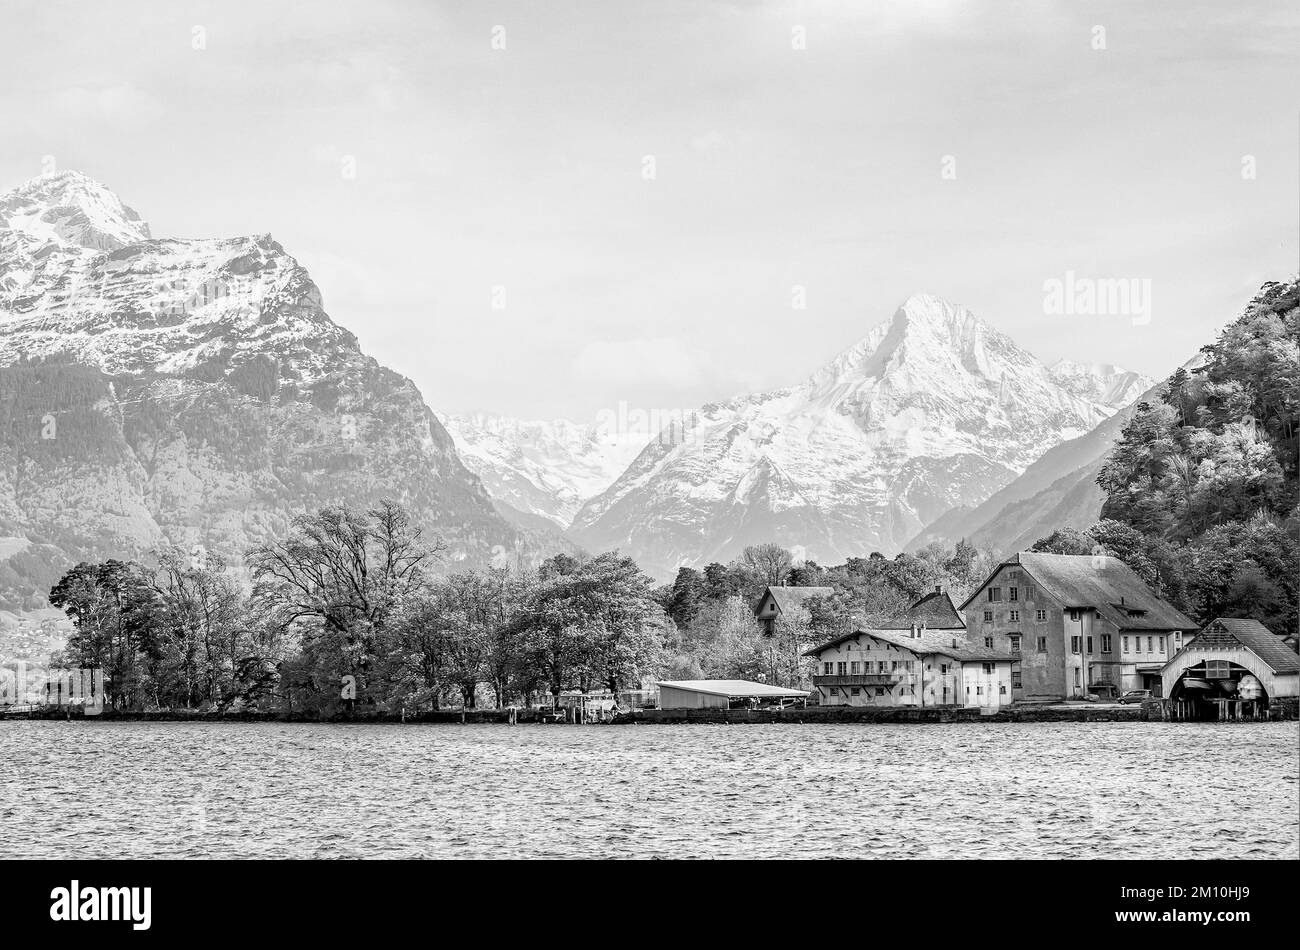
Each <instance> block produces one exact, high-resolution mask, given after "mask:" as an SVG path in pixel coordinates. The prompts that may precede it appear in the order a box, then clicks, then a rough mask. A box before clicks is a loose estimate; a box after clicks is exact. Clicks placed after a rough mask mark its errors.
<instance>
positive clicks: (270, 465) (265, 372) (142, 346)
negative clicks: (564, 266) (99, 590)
mask: <svg viewBox="0 0 1300 950" xmlns="http://www.w3.org/2000/svg"><path fill="white" fill-rule="evenodd" d="M0 382H2V383H3V385H0V391H2V392H3V395H4V396H5V397H6V398H7V408H8V409H10V410H12V411H9V412H7V413H0V460H3V464H0V568H3V569H2V570H0V610H4V609H6V607H7V606H11V605H12V604H14V603H20V604H27V603H32V602H36V603H37V604H38V605H39V598H40V597H41V596H42V595H43V594H44V592H46V591H48V590H49V588H50V586H51V585H52V584H53V582H54V581H56V580H57V579H58V577H59V575H60V573H61V571H62V570H64V569H66V567H67V566H69V565H70V564H73V563H75V562H76V561H77V560H83V559H87V560H89V559H96V558H103V557H119V558H120V557H143V556H147V554H148V552H150V551H153V550H154V549H156V548H157V547H159V546H160V545H166V544H172V545H177V546H180V547H182V548H184V549H186V550H192V549H193V547H194V546H195V545H197V546H200V547H201V548H202V549H204V550H206V551H208V552H210V553H213V554H218V555H220V556H221V557H223V558H224V559H225V560H226V562H227V564H231V565H240V564H242V563H243V557H244V554H245V553H246V552H247V550H248V549H249V547H250V546H252V545H253V544H257V543H260V542H262V541H265V540H267V539H271V538H276V537H283V535H284V532H285V531H286V530H288V527H289V525H290V523H291V520H292V518H293V517H294V515H295V514H296V513H299V512H302V511H304V510H311V509H314V508H316V507H319V506H322V505H330V504H347V505H349V506H353V507H358V508H365V507H368V506H369V505H372V504H373V503H374V502H376V501H378V500H380V499H383V498H392V499H395V500H397V501H399V502H400V503H402V504H403V505H404V506H405V507H406V508H407V509H408V511H409V512H410V513H411V516H412V518H413V519H414V520H415V521H416V523H417V524H418V525H419V526H420V527H421V529H422V530H424V531H426V532H427V535H426V536H428V537H434V536H436V537H439V538H442V539H444V540H445V541H446V542H447V543H448V544H449V546H450V548H451V553H450V563H454V564H474V563H488V562H489V561H491V560H494V559H496V558H497V557H498V556H505V555H504V554H503V552H506V553H510V554H511V556H513V557H515V558H517V559H520V560H524V559H527V558H530V557H532V556H533V551H534V550H535V548H534V547H533V545H535V544H537V543H539V542H537V541H535V540H534V538H540V537H541V536H542V535H539V534H535V533H534V532H532V531H525V530H521V529H519V528H518V527H517V526H514V525H511V524H510V523H508V522H507V521H506V520H505V519H504V518H503V517H502V516H501V514H500V513H499V512H498V511H497V510H496V508H495V507H494V505H493V503H492V500H491V499H490V498H489V497H488V495H487V493H486V492H485V491H484V490H483V486H482V483H481V482H480V481H479V480H478V479H477V478H475V477H474V476H473V475H472V474H471V473H470V472H469V471H468V470H467V469H466V468H465V467H464V465H463V464H462V463H461V461H460V459H459V457H458V456H457V454H456V451H455V446H454V444H453V442H452V440H451V438H450V437H449V436H448V434H447V433H446V431H445V430H444V429H443V428H442V426H441V425H440V424H439V423H438V421H437V419H436V418H435V417H434V415H433V412H432V411H431V410H430V409H429V407H428V406H426V405H425V403H424V400H423V398H422V397H421V395H420V393H419V391H418V390H417V389H416V387H415V384H414V383H413V382H412V381H411V380H409V379H407V378H405V377H403V376H401V375H399V374H398V373H395V372H393V371H392V370H389V369H387V368H385V367H384V366H381V365H380V364H379V363H378V362H377V361H376V360H374V359H373V358H371V357H369V356H367V355H366V354H365V353H364V352H362V350H361V348H360V346H359V344H358V342H357V339H356V337H355V336H354V335H353V334H352V333H350V332H349V331H348V330H346V329H345V328H343V327H342V326H340V325H339V324H337V323H335V322H334V321H333V320H332V319H331V318H330V316H329V314H327V313H326V312H325V309H324V304H323V302H322V298H321V294H320V291H319V290H318V289H317V287H316V284H315V283H314V281H313V280H312V279H311V276H310V275H309V274H308V273H307V271H306V269H305V268H304V267H303V266H302V265H301V264H300V263H299V262H298V261H297V260H295V259H294V258H293V257H292V256H290V255H289V254H288V253H287V252H286V251H285V249H284V248H283V247H281V246H280V245H279V244H278V243H277V242H275V241H274V240H272V239H271V237H270V235H266V234H262V235H254V236H245V237H233V238H214V239H202V240H182V239H175V238H160V239H153V238H151V237H150V235H149V230H148V228H147V226H146V225H145V224H144V222H143V221H142V220H141V219H140V217H139V215H137V214H136V213H135V212H134V211H131V210H130V209H129V208H128V207H126V205H124V204H123V203H122V202H121V201H120V200H119V199H118V198H117V196H115V195H113V194H112V193H111V192H109V191H108V190H107V189H105V188H104V187H103V186H102V185H99V184H98V183H97V182H95V181H93V180H91V179H89V178H87V177H85V176H84V175H78V174H76V173H75V172H64V173H60V174H58V175H47V176H43V177H41V178H38V179H34V180H32V181H29V182H27V183H26V184H24V185H21V186H19V187H18V188H16V189H14V190H12V191H9V192H6V193H4V194H3V196H0ZM0 401H4V400H0ZM546 537H547V539H548V540H547V541H546V542H545V543H546V545H547V547H548V548H549V547H551V544H552V541H551V540H550V539H551V538H553V537H554V533H553V532H550V531H548V532H547V533H546ZM14 551H21V552H24V553H23V557H22V558H21V559H20V560H19V561H15V560H13V559H9V555H10V554H11V553H12V552H14Z"/></svg>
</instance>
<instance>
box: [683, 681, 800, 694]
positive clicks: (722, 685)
mask: <svg viewBox="0 0 1300 950" xmlns="http://www.w3.org/2000/svg"><path fill="white" fill-rule="evenodd" d="M665 686H668V687H670V688H672V689H684V690H689V691H690V692H693V693H707V694H709V695H710V696H727V697H732V696H796V697H797V696H807V695H808V691H807V690H803V689H783V688H781V687H780V686H769V685H768V684H767V683H755V682H752V681H751V680H660V681H659V687H660V688H661V689H662V688H663V687H665Z"/></svg>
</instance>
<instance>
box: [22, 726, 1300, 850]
mask: <svg viewBox="0 0 1300 950" xmlns="http://www.w3.org/2000/svg"><path fill="white" fill-rule="evenodd" d="M0 753H2V754H3V762H4V773H5V774H4V778H3V781H0V842H3V844H2V845H0V848H2V849H3V851H4V852H5V853H6V856H10V857H21V856H29V857H56V856H59V857H74V856H81V857H91V856H103V857H119V856H121V857H151V856H158V857H200V856H211V857H240V856H244V857H339V858H354V857H355V858H371V857H508V856H524V857H570V856H574V857H592V858H619V857H687V856H690V857H719V858H722V857H777V856H794V857H846V858H848V857H852V858H871V857H889V858H900V857H935V858H957V857H1003V856H1006V857H1023V858H1030V857H1147V858H1150V857H1173V858H1180V857H1210V856H1214V857H1238V856H1240V857H1268V858H1296V857H1300V827H1298V820H1300V799H1298V795H1300V792H1298V786H1297V773H1300V730H1298V729H1297V726H1296V724H1295V723H1258V724H1256V723H1250V724H1223V725H1218V724H1160V723H1095V724H1092V723H1064V724H1048V723H1042V724H1014V725H1012V724H996V725H995V724H986V723H961V724H951V725H866V724H845V725H805V726H797V725H771V726H748V725H747V726H702V725H701V726H626V727H619V726H615V727H598V726H587V727H565V726H516V727H509V726H459V725H450V726H369V725H367V726H343V725H303V724H283V725H268V724H188V723H187V724H172V723H159V724H153V723H77V722H72V723H58V722H0Z"/></svg>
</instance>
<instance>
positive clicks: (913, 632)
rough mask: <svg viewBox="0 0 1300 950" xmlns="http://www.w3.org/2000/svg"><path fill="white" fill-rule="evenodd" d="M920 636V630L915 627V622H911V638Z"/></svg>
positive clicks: (916, 638)
mask: <svg viewBox="0 0 1300 950" xmlns="http://www.w3.org/2000/svg"><path fill="white" fill-rule="evenodd" d="M920 637H921V631H920V630H919V629H917V626H916V624H915V623H913V624H912V639H913V640H919V639H920Z"/></svg>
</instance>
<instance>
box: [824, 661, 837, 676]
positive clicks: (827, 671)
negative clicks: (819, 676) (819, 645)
mask: <svg viewBox="0 0 1300 950" xmlns="http://www.w3.org/2000/svg"><path fill="white" fill-rule="evenodd" d="M834 669H835V666H834V665H833V664H831V663H823V664H822V672H823V673H825V674H826V675H827V676H830V675H831V671H832V670H834Z"/></svg>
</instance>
